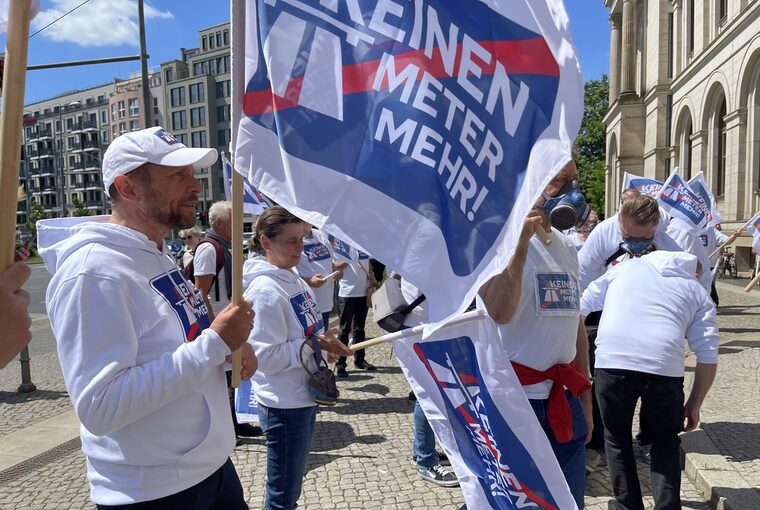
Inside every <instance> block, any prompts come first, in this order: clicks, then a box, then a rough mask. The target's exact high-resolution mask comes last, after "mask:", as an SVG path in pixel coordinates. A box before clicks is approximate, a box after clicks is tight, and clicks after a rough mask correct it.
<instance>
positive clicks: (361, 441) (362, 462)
mask: <svg viewBox="0 0 760 510" xmlns="http://www.w3.org/2000/svg"><path fill="white" fill-rule="evenodd" d="M720 290H721V304H722V305H723V306H722V307H721V309H720V315H719V320H720V324H721V328H722V333H723V342H722V343H723V346H722V348H721V367H720V369H719V372H718V378H717V380H716V382H715V385H714V387H713V390H712V391H711V393H710V395H709V396H708V398H707V401H706V402H705V405H704V407H703V411H702V419H703V426H704V428H705V430H706V431H707V433H708V434H709V435H710V437H711V438H712V439H713V441H714V442H715V443H716V444H717V445H718V446H719V447H720V448H721V449H722V451H723V452H724V453H725V454H726V456H727V458H728V460H729V461H730V462H732V463H733V464H734V465H735V466H736V467H737V469H738V470H739V471H740V473H742V476H744V477H745V478H746V480H747V481H748V482H749V483H750V484H751V485H752V486H754V487H760V406H758V405H757V402H759V401H760V394H759V393H760V389H759V388H760V386H759V385H758V370H757V367H758V366H760V330H759V329H758V320H757V316H758V315H760V293H754V294H749V295H745V294H743V293H739V292H736V291H735V290H734V289H732V288H729V287H726V286H725V285H723V284H721V286H720ZM370 323H371V319H368V325H369V324H370ZM373 333H374V334H378V332H377V331H376V330H373V328H372V327H368V336H369V335H371V334H373ZM368 359H369V360H370V361H372V362H373V363H374V364H376V365H377V366H378V367H379V370H378V371H377V372H374V373H362V372H355V371H352V372H351V375H350V377H349V378H348V379H347V380H341V381H340V382H339V385H340V388H341V391H342V396H341V400H340V403H339V404H338V405H337V406H336V407H334V408H332V409H327V410H324V411H322V412H321V413H320V414H319V417H318V422H317V429H316V433H315V437H314V444H313V448H312V453H311V455H310V457H309V463H308V468H307V474H306V478H305V481H304V487H303V494H302V497H301V500H300V505H301V507H302V508H305V509H312V510H317V509H333V508H334V509H360V508H378V509H388V510H392V509H398V510H401V509H404V510H406V509H409V508H412V509H430V510H433V509H434V510H443V509H446V510H448V509H457V508H459V507H460V506H461V505H462V503H463V498H462V494H461V491H460V490H459V489H457V488H453V489H450V488H441V487H437V486H435V485H432V484H430V483H427V482H425V481H423V480H422V479H420V478H419V477H418V476H417V474H416V471H415V469H414V467H413V464H412V461H411V453H410V449H411V437H412V414H411V411H412V407H413V403H412V402H410V401H409V400H408V399H407V395H408V392H409V387H408V385H407V383H406V381H405V379H404V377H403V375H402V374H401V371H400V369H399V368H398V365H397V363H396V361H395V358H391V352H390V348H389V346H381V347H377V348H373V349H372V350H370V351H369V352H368ZM350 369H351V366H350V364H349V370H350ZM33 375H34V377H33V379H34V382H35V383H36V384H37V386H38V388H39V390H38V391H37V392H36V393H33V394H31V395H26V396H24V395H21V396H19V395H17V394H16V393H15V390H16V387H17V386H18V381H19V376H18V370H17V369H14V368H13V367H11V368H7V369H5V370H2V371H0V436H2V435H5V434H8V433H9V432H11V431H13V430H17V429H19V428H22V427H26V426H28V425H31V424H33V423H35V422H37V421H41V420H43V419H45V418H49V417H50V416H54V415H56V414H58V413H60V412H63V411H65V410H67V409H69V408H70V402H69V400H68V397H67V395H66V393H65V388H64V387H63V384H62V381H61V375H60V368H59V367H58V365H57V359H56V356H55V353H49V354H45V355H41V356H38V357H36V358H35V359H34V361H33ZM689 376H690V374H689V373H687V388H688V387H689V384H690V381H689V380H688V379H689ZM232 459H233V461H234V463H235V465H236V466H237V470H238V473H239V474H240V477H241V481H242V483H243V486H244V489H245V492H246V496H247V498H248V501H249V505H250V507H251V508H252V509H256V508H261V506H262V502H263V489H264V479H265V468H264V461H265V452H264V446H263V440H262V439H261V438H253V439H250V440H247V441H246V442H245V443H244V444H243V445H241V446H239V447H237V448H236V449H235V452H234V454H233V457H232ZM640 460H641V462H640V463H639V473H640V478H641V480H642V487H643V491H644V493H645V495H647V501H646V503H647V508H652V506H653V505H652V500H651V495H650V494H651V489H650V487H649V482H648V479H649V476H648V465H647V464H646V463H644V462H643V458H642V459H640ZM26 466H28V469H26V470H16V471H13V472H9V471H6V472H3V473H0V510H6V509H9V510H10V509H22V508H23V509H33V510H37V509H55V510H58V509H85V508H86V509H91V508H94V506H93V505H92V504H91V503H90V502H89V500H88V488H87V482H86V479H85V462H84V457H83V456H82V454H81V452H80V451H79V450H75V451H73V452H72V451H70V450H66V449H62V450H61V452H60V453H59V454H57V455H52V456H50V458H48V459H46V460H45V461H44V462H37V463H32V462H29V463H28V464H26ZM610 496H611V489H610V485H609V480H608V477H607V475H606V473H605V472H604V470H603V469H602V470H601V471H598V472H597V473H594V474H593V475H591V476H590V478H589V486H588V490H587V496H586V508H589V509H592V510H603V509H606V508H607V501H608V500H609V498H610ZM682 497H683V504H684V505H683V506H684V508H692V509H700V510H701V509H707V508H709V506H708V505H707V504H706V503H705V502H704V500H703V498H702V497H701V495H700V494H699V493H698V492H697V491H696V489H695V488H694V487H693V485H692V484H691V483H690V482H689V481H688V480H687V479H686V478H685V477H684V479H683V483H682Z"/></svg>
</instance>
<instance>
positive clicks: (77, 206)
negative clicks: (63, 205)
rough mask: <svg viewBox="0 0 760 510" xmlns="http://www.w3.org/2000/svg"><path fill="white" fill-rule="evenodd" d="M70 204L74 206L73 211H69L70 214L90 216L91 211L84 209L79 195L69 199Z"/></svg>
mask: <svg viewBox="0 0 760 510" xmlns="http://www.w3.org/2000/svg"><path fill="white" fill-rule="evenodd" d="M71 205H73V206H74V211H73V212H72V213H71V215H72V216H92V211H90V210H88V209H85V207H84V204H83V203H82V201H81V200H79V197H77V196H74V198H73V199H72V200H71Z"/></svg>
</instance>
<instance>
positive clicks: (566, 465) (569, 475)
mask: <svg viewBox="0 0 760 510" xmlns="http://www.w3.org/2000/svg"><path fill="white" fill-rule="evenodd" d="M565 396H566V397H567V401H568V402H569V403H570V409H571V411H572V413H573V439H572V440H571V441H568V442H567V443H558V442H557V439H556V438H555V437H554V432H553V431H552V429H551V426H549V420H548V417H547V414H546V408H547V405H548V402H549V400H529V402H530V405H531V407H533V411H534V412H535V413H536V417H537V418H538V421H539V423H541V427H542V428H543V429H544V432H545V433H546V437H548V438H549V444H551V446H552V450H553V451H554V455H555V456H556V457H557V462H558V463H559V467H560V468H561V469H562V474H564V475H565V481H566V482H567V485H568V486H569V487H570V493H571V494H572V495H573V498H574V499H575V504H576V505H578V509H579V510H583V494H584V492H585V491H586V436H587V435H588V425H586V418H585V416H584V415H583V406H582V405H581V401H580V400H579V399H578V398H576V397H574V396H573V395H572V394H571V393H570V392H569V391H567V390H565Z"/></svg>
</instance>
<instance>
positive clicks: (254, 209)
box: [221, 152, 272, 215]
mask: <svg viewBox="0 0 760 510" xmlns="http://www.w3.org/2000/svg"><path fill="white" fill-rule="evenodd" d="M221 156H222V158H221V159H222V168H224V197H225V200H232V163H230V160H229V159H227V155H226V154H225V153H223V152H222V155H221ZM271 205H272V204H271V203H270V202H269V200H268V199H267V197H265V196H264V195H262V194H261V193H260V192H259V191H258V190H257V189H256V188H254V187H253V186H251V183H250V182H248V179H246V178H245V177H243V212H244V213H246V214H257V215H258V214H261V213H263V212H264V209H266V208H267V207H270V206H271Z"/></svg>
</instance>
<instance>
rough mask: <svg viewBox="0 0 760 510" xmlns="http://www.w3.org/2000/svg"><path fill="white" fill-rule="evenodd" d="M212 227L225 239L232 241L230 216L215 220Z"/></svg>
mask: <svg viewBox="0 0 760 510" xmlns="http://www.w3.org/2000/svg"><path fill="white" fill-rule="evenodd" d="M213 229H214V232H216V233H217V234H219V237H221V238H222V239H224V240H225V241H227V242H229V241H232V221H230V218H222V219H219V220H216V222H215V223H214V227H213Z"/></svg>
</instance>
